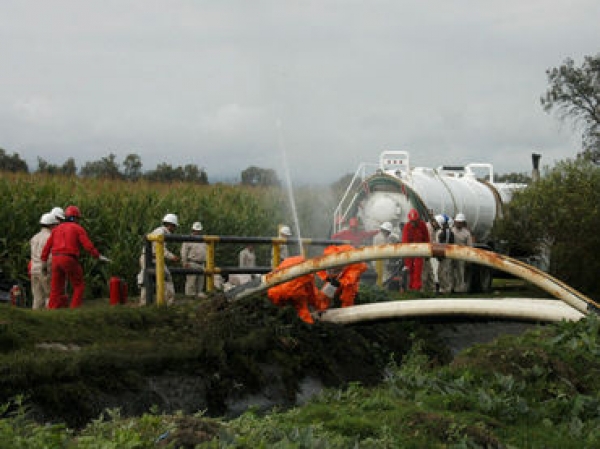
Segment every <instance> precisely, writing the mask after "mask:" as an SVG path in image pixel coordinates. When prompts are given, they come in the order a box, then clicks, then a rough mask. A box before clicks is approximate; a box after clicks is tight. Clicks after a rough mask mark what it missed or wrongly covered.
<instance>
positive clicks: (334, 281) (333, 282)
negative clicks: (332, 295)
mask: <svg viewBox="0 0 600 449" xmlns="http://www.w3.org/2000/svg"><path fill="white" fill-rule="evenodd" d="M327 282H329V283H330V284H331V285H333V286H334V287H335V288H338V287H339V286H340V285H342V284H340V281H339V280H338V279H337V278H327Z"/></svg>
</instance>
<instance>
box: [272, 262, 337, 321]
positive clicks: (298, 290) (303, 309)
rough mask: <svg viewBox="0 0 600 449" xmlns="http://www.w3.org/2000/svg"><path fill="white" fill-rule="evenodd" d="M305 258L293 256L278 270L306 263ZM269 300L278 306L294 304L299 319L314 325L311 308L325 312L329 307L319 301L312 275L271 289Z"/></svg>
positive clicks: (282, 263) (281, 264)
mask: <svg viewBox="0 0 600 449" xmlns="http://www.w3.org/2000/svg"><path fill="white" fill-rule="evenodd" d="M304 260H305V259H304V257H303V256H293V257H288V258H287V259H284V261H283V262H281V263H280V264H279V266H278V267H277V269H278V270H279V269H282V268H287V267H291V266H294V265H298V264H299V263H302V262H304ZM267 295H268V296H269V299H270V300H271V302H272V303H273V304H275V305H276V306H282V307H283V306H286V305H287V304H292V305H293V306H294V308H295V309H296V313H297V314H298V317H299V318H300V319H301V320H303V321H305V322H306V323H309V324H312V323H314V319H313V317H312V315H311V314H310V309H309V306H312V307H313V308H315V309H316V310H325V309H326V308H327V305H326V304H325V305H323V304H321V302H320V301H319V300H318V299H317V288H316V287H315V278H314V276H313V275H312V274H306V275H304V276H300V277H298V278H296V279H292V280H291V281H287V282H284V283H283V284H279V285H276V286H275V287H271V288H270V289H269V291H268V292H267Z"/></svg>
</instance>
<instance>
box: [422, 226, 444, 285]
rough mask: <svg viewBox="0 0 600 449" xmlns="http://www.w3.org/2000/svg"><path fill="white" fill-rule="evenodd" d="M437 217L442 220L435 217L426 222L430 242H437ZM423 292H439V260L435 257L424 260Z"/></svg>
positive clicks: (438, 227)
mask: <svg viewBox="0 0 600 449" xmlns="http://www.w3.org/2000/svg"><path fill="white" fill-rule="evenodd" d="M437 217H440V218H442V216H441V215H438V216H436V217H434V218H433V219H432V220H428V221H427V222H425V226H427V232H429V241H430V242H435V241H436V239H435V236H436V234H437V231H438V230H439V229H440V225H439V223H438V220H437ZM442 220H443V218H442ZM422 281H423V291H425V292H428V293H434V292H437V291H438V287H439V284H438V282H439V281H438V260H437V259H436V258H435V257H429V258H424V259H423V273H422Z"/></svg>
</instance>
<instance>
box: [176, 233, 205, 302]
mask: <svg viewBox="0 0 600 449" xmlns="http://www.w3.org/2000/svg"><path fill="white" fill-rule="evenodd" d="M181 263H182V264H183V267H184V268H195V269H203V268H204V264H205V263H206V243H204V242H184V243H183V245H181ZM201 293H204V275H203V274H188V275H187V276H186V277H185V295H186V296H196V295H199V294H201Z"/></svg>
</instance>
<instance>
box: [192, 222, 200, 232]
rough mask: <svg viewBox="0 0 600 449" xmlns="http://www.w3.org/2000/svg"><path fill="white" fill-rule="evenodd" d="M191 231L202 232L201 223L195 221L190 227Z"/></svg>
mask: <svg viewBox="0 0 600 449" xmlns="http://www.w3.org/2000/svg"><path fill="white" fill-rule="evenodd" d="M192 231H202V223H200V222H199V221H195V222H194V224H193V225H192Z"/></svg>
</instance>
